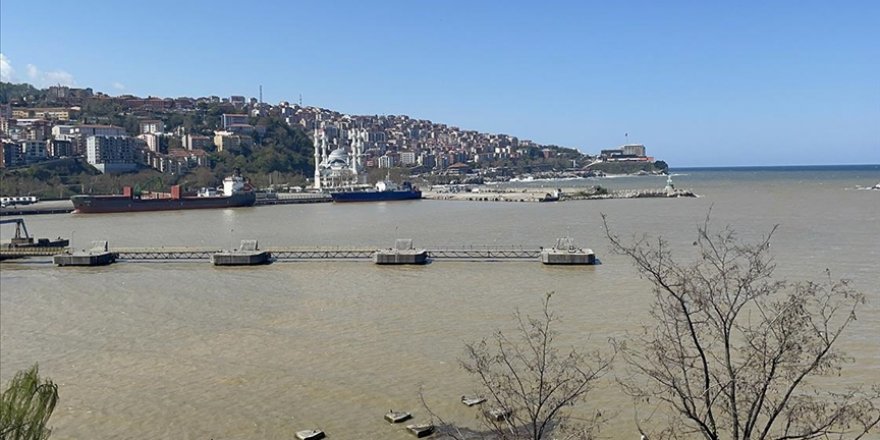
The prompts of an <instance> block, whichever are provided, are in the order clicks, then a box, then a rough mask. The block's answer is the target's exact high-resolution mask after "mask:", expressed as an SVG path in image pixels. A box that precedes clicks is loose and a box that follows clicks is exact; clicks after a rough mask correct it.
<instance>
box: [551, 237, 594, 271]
mask: <svg viewBox="0 0 880 440" xmlns="http://www.w3.org/2000/svg"><path fill="white" fill-rule="evenodd" d="M541 262H542V263H544V264H559V265H586V264H596V254H594V253H593V250H592V249H584V248H579V247H577V246H575V244H574V240H572V239H571V238H570V237H563V238H560V239H557V240H556V246H553V247H552V248H550V249H543V250H542V251H541Z"/></svg>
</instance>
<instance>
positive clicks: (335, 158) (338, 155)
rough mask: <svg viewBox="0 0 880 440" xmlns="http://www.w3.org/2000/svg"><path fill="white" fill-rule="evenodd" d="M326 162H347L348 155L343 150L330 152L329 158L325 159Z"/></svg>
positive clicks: (338, 149)
mask: <svg viewBox="0 0 880 440" xmlns="http://www.w3.org/2000/svg"><path fill="white" fill-rule="evenodd" d="M327 162H328V163H333V162H348V153H346V152H345V150H343V149H342V148H337V149H335V150H333V151H331V152H330V156H329V157H328V158H327Z"/></svg>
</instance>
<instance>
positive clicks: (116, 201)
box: [71, 174, 257, 214]
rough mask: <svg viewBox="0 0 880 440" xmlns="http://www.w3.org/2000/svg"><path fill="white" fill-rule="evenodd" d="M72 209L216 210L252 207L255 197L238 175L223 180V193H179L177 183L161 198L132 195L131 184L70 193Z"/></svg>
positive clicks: (96, 210) (91, 212) (210, 191)
mask: <svg viewBox="0 0 880 440" xmlns="http://www.w3.org/2000/svg"><path fill="white" fill-rule="evenodd" d="M71 200H72V201H73V208H74V212H76V213H83V214H98V213H108V212H139V211H171V210H179V209H217V208H236V207H240V206H253V204H254V203H255V202H256V201H257V196H256V194H255V193H254V191H253V190H252V189H251V188H250V185H248V183H247V182H246V181H245V180H244V179H243V178H242V177H241V176H239V175H238V174H236V175H234V176H231V177H227V178H226V179H224V180H223V193H222V194H219V193H217V191H214V190H212V189H211V190H209V189H202V190H201V191H199V194H198V195H195V196H182V195H181V192H180V186H178V185H175V186H172V187H171V194H170V195H167V196H161V197H142V196H135V195H134V194H133V192H132V190H131V187H125V188H124V189H123V193H122V195H106V196H73V197H71Z"/></svg>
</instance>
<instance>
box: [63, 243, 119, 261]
mask: <svg viewBox="0 0 880 440" xmlns="http://www.w3.org/2000/svg"><path fill="white" fill-rule="evenodd" d="M115 261H116V254H114V253H112V252H110V246H109V245H108V243H107V241H105V240H99V241H93V242H92V248H91V249H89V250H87V251H80V252H72V253H66V254H58V255H55V256H53V257H52V262H53V263H55V265H57V266H106V265H108V264H112V263H114V262H115Z"/></svg>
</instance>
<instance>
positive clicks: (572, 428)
mask: <svg viewBox="0 0 880 440" xmlns="http://www.w3.org/2000/svg"><path fill="white" fill-rule="evenodd" d="M552 296H553V294H552V293H548V294H547V295H545V297H544V299H543V301H542V309H541V315H540V316H538V317H536V318H533V317H530V316H523V315H522V314H521V313H520V312H519V311H517V312H516V313H515V314H514V317H515V319H516V323H517V332H516V335H515V337H510V336H508V335H506V334H504V333H503V332H501V331H498V332H496V333H495V334H494V336H493V337H492V338H491V339H484V340H481V341H479V342H475V343H470V344H467V345H466V346H465V352H466V356H465V359H463V360H462V361H461V365H462V367H463V368H464V369H465V370H466V371H467V372H468V373H471V374H472V375H474V376H475V377H476V378H477V380H478V381H479V383H480V385H481V387H482V389H483V390H484V392H485V393H486V394H485V397H486V398H487V399H488V401H487V402H486V403H485V404H484V405H483V406H484V407H485V412H483V416H482V417H481V420H483V422H484V428H485V430H484V431H483V432H479V433H475V432H471V433H469V434H464V433H463V432H462V430H460V429H454V427H451V426H449V425H446V426H447V428H452V429H446V430H445V434H447V435H448V436H450V437H453V438H459V439H461V438H493V439H504V440H524V439H530V440H541V439H546V438H550V436H551V434H552V435H553V438H558V439H589V438H592V432H593V429H594V428H595V427H596V426H598V423H599V419H600V418H598V417H593V418H591V419H588V420H581V419H579V420H574V419H572V418H570V417H569V413H568V410H569V408H570V407H572V406H574V405H576V404H578V403H580V402H581V401H582V400H583V398H584V397H585V396H586V395H587V393H588V392H589V391H590V390H592V389H593V387H594V385H595V382H596V380H598V379H599V378H600V377H602V376H603V374H605V373H606V372H607V371H608V369H609V367H610V364H611V360H612V358H613V356H612V355H607V354H602V353H600V352H598V351H597V352H595V353H592V354H591V355H590V356H589V357H587V356H584V355H582V354H581V353H579V352H578V351H577V350H576V349H574V348H572V349H570V350H568V351H565V352H561V351H560V350H559V348H558V346H557V343H556V340H555V338H556V335H557V332H556V330H555V329H554V326H555V325H556V324H557V322H558V318H557V316H556V314H554V313H553V312H552V311H551V308H550V299H551V298H552ZM423 402H424V399H423ZM493 410H494V414H491V413H492V411H493ZM433 415H434V416H435V417H436V414H433ZM441 422H443V420H442V419H441Z"/></svg>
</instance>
